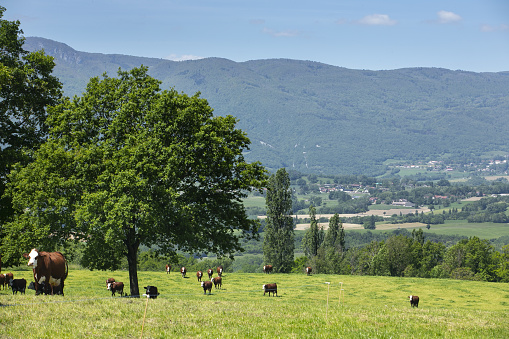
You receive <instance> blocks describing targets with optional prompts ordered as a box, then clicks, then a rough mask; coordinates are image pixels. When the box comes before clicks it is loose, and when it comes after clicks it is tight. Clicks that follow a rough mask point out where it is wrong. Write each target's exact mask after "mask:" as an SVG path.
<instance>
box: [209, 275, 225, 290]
mask: <svg viewBox="0 0 509 339" xmlns="http://www.w3.org/2000/svg"><path fill="white" fill-rule="evenodd" d="M222 280H223V279H222V278H221V277H215V278H212V280H211V281H212V282H213V283H214V287H215V288H217V286H219V288H221V287H222V286H223V281H222Z"/></svg>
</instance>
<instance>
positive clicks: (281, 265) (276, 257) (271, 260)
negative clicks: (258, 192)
mask: <svg viewBox="0 0 509 339" xmlns="http://www.w3.org/2000/svg"><path fill="white" fill-rule="evenodd" d="M265 201H266V205H267V220H266V226H265V236H264V240H263V258H264V260H265V263H267V264H271V265H272V266H273V267H274V271H275V272H281V273H287V272H290V271H291V268H292V264H293V256H294V253H293V252H294V247H295V245H294V240H293V239H294V233H293V218H292V216H291V214H292V192H291V189H290V176H289V175H288V173H287V172H286V170H285V169H284V168H280V169H279V170H278V171H277V172H276V174H275V175H272V176H271V177H270V178H269V182H268V186H267V197H266V200H265Z"/></svg>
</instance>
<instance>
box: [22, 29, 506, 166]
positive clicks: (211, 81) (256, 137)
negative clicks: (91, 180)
mask: <svg viewBox="0 0 509 339" xmlns="http://www.w3.org/2000/svg"><path fill="white" fill-rule="evenodd" d="M24 48H25V49H26V50H28V51H34V50H40V49H44V51H45V52H46V54H48V55H51V56H53V57H54V59H55V64H56V66H55V69H54V72H53V73H54V75H56V76H57V77H58V78H59V79H60V81H61V82H62V84H63V88H64V94H65V95H67V96H74V95H81V93H82V92H83V91H84V90H85V88H86V84H87V83H88V81H89V79H90V78H91V77H96V76H99V77H100V76H101V75H102V74H103V73H104V72H107V74H108V76H116V73H117V71H118V69H119V68H121V69H122V70H129V69H131V68H133V67H139V66H140V65H145V66H148V67H149V74H150V75H151V76H153V77H154V78H157V79H159V80H161V81H162V85H161V88H162V89H168V88H170V87H173V88H175V89H176V90H177V91H179V92H184V93H186V94H188V95H193V94H195V93H196V92H200V93H201V95H200V96H201V97H202V98H205V99H207V100H208V102H209V104H210V106H211V107H212V108H213V109H214V113H215V114H217V115H227V114H230V115H233V116H235V117H236V118H237V119H238V124H237V127H238V128H240V129H242V130H244V131H245V132H246V133H247V135H248V137H249V138H250V140H251V148H250V150H249V151H248V152H246V154H245V156H246V159H247V160H248V161H261V162H262V163H263V164H264V165H265V166H266V168H267V169H269V170H271V171H275V170H277V169H278V168H280V167H286V168H287V169H288V170H297V171H299V172H302V173H316V174H319V173H323V174H365V175H380V174H383V173H384V172H385V171H386V164H387V162H388V161H392V160H439V159H443V158H445V157H457V156H463V157H471V156H479V155H482V154H484V153H487V152H503V153H504V154H507V152H509V133H508V131H509V72H498V73H474V72H468V71H462V70H448V69H442V68H403V69H396V70H379V71H373V70H353V69H347V68H342V67H337V66H331V65H327V64H323V63H319V62H313V61H303V60H289V59H268V60H252V61H246V62H234V61H231V60H227V59H221V58H206V59H200V60H192V61H178V62H177V61H171V60H165V59H157V58H145V57H136V56H128V55H119V54H99V53H88V52H80V51H76V50H74V49H73V48H71V47H70V46H68V45H66V44H63V43H60V42H56V41H52V40H48V39H44V38H38V37H28V38H26V41H25V45H24ZM373 57H374V58H375V57H376V56H375V55H373Z"/></svg>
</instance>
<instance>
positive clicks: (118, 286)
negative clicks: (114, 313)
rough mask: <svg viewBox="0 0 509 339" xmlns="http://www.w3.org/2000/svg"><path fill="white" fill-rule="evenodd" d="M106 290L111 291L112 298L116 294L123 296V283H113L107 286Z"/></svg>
mask: <svg viewBox="0 0 509 339" xmlns="http://www.w3.org/2000/svg"><path fill="white" fill-rule="evenodd" d="M108 289H109V290H110V291H111V296H112V297H114V296H115V293H116V292H120V296H121V297H123V296H124V283H123V282H121V281H114V282H112V283H109V284H108Z"/></svg>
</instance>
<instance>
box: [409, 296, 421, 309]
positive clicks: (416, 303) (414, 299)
mask: <svg viewBox="0 0 509 339" xmlns="http://www.w3.org/2000/svg"><path fill="white" fill-rule="evenodd" d="M408 298H409V299H410V305H411V306H412V307H417V308H418V307H419V297H418V296H416V295H411V296H409V297H408Z"/></svg>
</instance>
